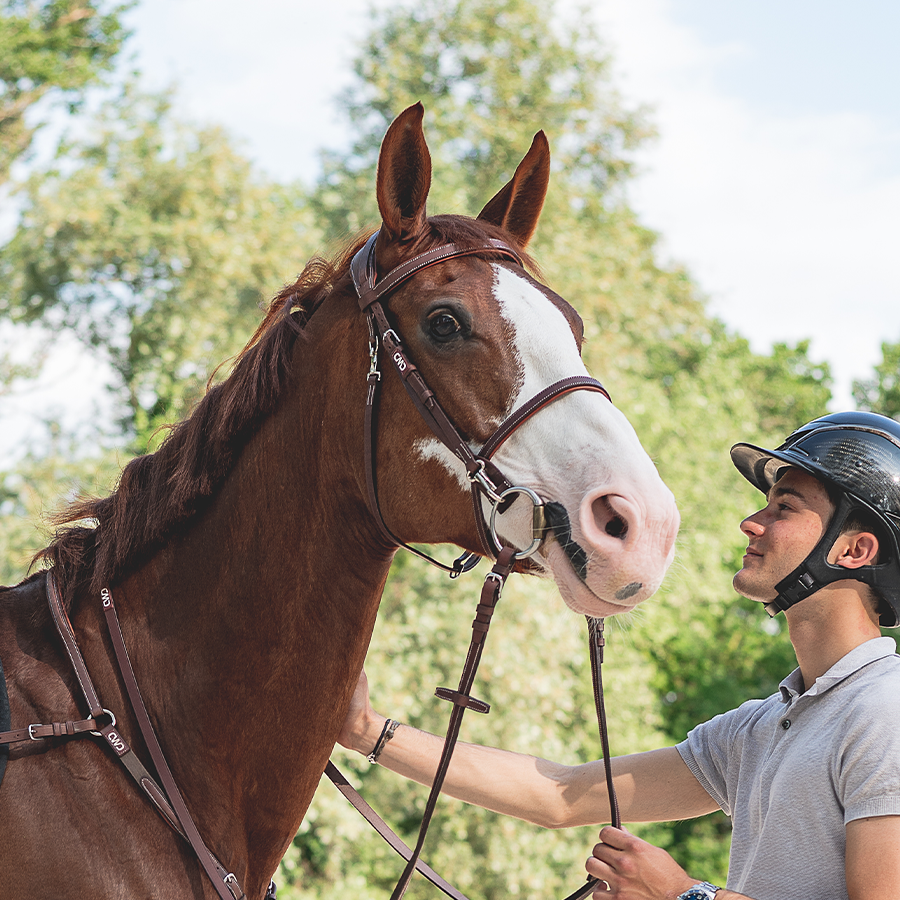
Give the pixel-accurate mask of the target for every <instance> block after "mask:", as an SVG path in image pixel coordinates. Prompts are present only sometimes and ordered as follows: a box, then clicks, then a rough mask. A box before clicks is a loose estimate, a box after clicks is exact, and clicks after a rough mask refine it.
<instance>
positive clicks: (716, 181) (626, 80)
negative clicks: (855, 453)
mask: <svg viewBox="0 0 900 900" xmlns="http://www.w3.org/2000/svg"><path fill="white" fill-rule="evenodd" d="M598 16H599V19H600V21H601V23H603V24H604V25H605V27H606V29H608V33H609V34H610V35H611V43H612V46H613V51H614V53H615V55H616V63H617V68H618V70H619V71H620V73H621V78H620V83H621V85H622V88H623V90H624V92H625V93H626V95H627V96H629V97H630V98H631V99H632V100H639V101H642V102H649V103H651V104H652V105H653V106H654V107H655V116H654V118H655V121H656V123H657V126H658V129H659V132H660V138H659V140H658V141H657V142H656V144H655V145H654V146H652V147H649V148H648V149H646V150H645V151H643V152H642V153H641V155H640V157H639V162H640V165H641V167H642V169H643V174H642V175H641V176H640V177H639V178H638V180H637V181H636V182H635V183H634V184H633V185H632V189H631V193H630V198H631V201H632V203H633V205H634V206H635V207H636V208H637V210H638V211H639V213H640V214H641V217H642V219H643V221H644V222H645V223H646V224H647V225H649V226H650V227H652V228H654V229H656V230H658V231H659V232H660V233H661V235H662V246H663V249H664V252H665V253H666V254H667V255H668V256H670V257H671V258H673V259H675V260H678V261H680V262H683V263H685V264H686V265H687V266H688V268H689V269H690V271H691V272H692V274H693V275H694V276H695V278H696V279H697V281H698V282H699V284H700V287H701V289H702V290H703V291H704V292H705V293H706V294H707V295H708V296H709V297H710V301H711V306H710V308H711V310H712V311H713V312H715V313H716V314H717V315H720V316H721V317H722V318H724V319H725V320H726V321H727V322H728V323H729V324H730V325H731V326H732V327H733V328H735V329H737V330H738V331H739V332H741V333H742V334H743V335H745V336H747V337H749V338H750V339H751V341H752V343H753V344H754V346H755V347H756V348H757V349H760V350H765V349H767V348H768V347H769V346H771V344H772V342H774V341H778V340H789V341H796V340H800V339H803V338H805V337H810V338H812V355H813V356H814V357H816V358H823V357H825V358H827V359H828V360H829V361H830V362H831V364H832V370H833V373H834V374H835V376H836V379H837V385H836V387H837V390H836V395H837V396H836V405H837V406H846V405H849V404H850V402H851V401H850V382H851V380H852V379H853V378H858V377H862V376H865V375H867V374H869V373H870V371H871V367H872V366H873V365H874V364H875V363H876V362H877V361H878V360H879V359H880V344H881V341H883V340H898V339H900V275H898V268H897V266H896V265H895V264H894V262H893V257H894V256H895V255H896V251H895V250H894V249H893V246H892V245H893V244H895V243H896V238H897V236H898V235H897V231H898V228H897V212H896V211H897V209H900V166H898V164H897V159H898V153H897V151H898V149H900V125H898V123H897V121H896V120H894V121H892V120H889V119H887V118H885V117H879V116H878V115H877V114H876V113H875V112H872V111H869V110H852V109H851V110H848V109H846V108H842V109H831V110H822V109H821V107H820V105H818V104H816V105H815V106H813V104H810V108H804V107H802V106H801V107H797V108H794V109H793V110H785V109H784V108H782V106H781V105H779V107H778V108H777V109H774V108H773V107H772V105H771V104H769V103H767V102H766V97H765V96H753V95H752V94H746V93H745V94H741V95H739V94H736V93H734V92H729V91H728V90H726V89H725V88H724V87H723V80H722V78H720V77H719V72H720V69H721V67H722V66H723V65H724V64H726V63H732V62H734V61H735V60H740V59H743V60H744V61H746V60H748V59H750V60H756V59H758V57H759V48H755V49H754V50H753V51H752V52H751V49H750V48H749V47H747V46H746V45H744V44H742V43H741V42H740V41H733V42H725V43H721V44H717V45H711V44H709V43H706V42H704V41H703V40H702V39H701V37H700V35H699V34H698V32H697V31H696V30H695V29H692V28H687V27H685V26H684V25H680V24H678V23H676V22H675V21H673V19H672V6H671V4H669V3H666V2H664V0H606V2H604V3H602V4H601V5H600V7H599V12H598ZM814 49H815V48H812V50H813V51H814ZM797 52H798V53H801V52H810V48H807V49H806V51H801V49H800V48H798V51H797ZM798 65H800V66H801V67H802V65H803V61H802V59H801V60H799V62H798Z"/></svg>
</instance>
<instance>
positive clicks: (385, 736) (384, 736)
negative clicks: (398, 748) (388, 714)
mask: <svg viewBox="0 0 900 900" xmlns="http://www.w3.org/2000/svg"><path fill="white" fill-rule="evenodd" d="M399 724H400V723H399V722H395V721H394V720H393V719H388V720H387V721H386V722H385V723H384V728H382V729H381V735H380V737H379V738H378V743H376V744H375V749H374V750H373V751H372V752H371V753H370V754H369V755H368V756H367V757H366V759H367V760H368V761H369V762H370V763H377V762H378V757H379V756H381V751H382V750H384V748H385V745H386V744H387V742H388V741H389V740H390V739H391V738H392V737H393V736H394V732H395V731H396V730H397V726H398V725H399Z"/></svg>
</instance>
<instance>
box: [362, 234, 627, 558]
mask: <svg viewBox="0 0 900 900" xmlns="http://www.w3.org/2000/svg"><path fill="white" fill-rule="evenodd" d="M378 235H379V232H377V231H376V232H375V233H374V234H373V235H372V236H371V237H370V238H369V239H368V240H367V241H366V243H365V244H364V245H363V246H362V247H361V248H360V249H359V250H358V251H357V253H356V254H355V255H354V257H353V260H352V261H351V263H350V274H351V277H352V279H353V285H354V287H355V288H356V294H357V297H358V298H359V307H360V309H361V310H362V312H364V313H365V314H366V321H367V322H368V325H369V361H370V365H369V372H368V375H367V376H366V383H367V385H368V391H367V394H366V424H365V457H366V487H367V491H368V495H369V508H370V510H371V512H372V515H373V516H374V518H375V521H376V523H377V524H378V528H379V530H380V532H381V535H382V537H383V538H384V540H385V542H386V543H387V544H388V546H390V547H392V548H396V547H405V548H406V549H407V550H410V551H411V552H413V553H415V554H416V555H418V556H421V557H423V558H425V559H427V560H429V562H431V563H433V564H435V565H437V566H438V567H440V568H442V569H444V570H446V571H450V572H451V573H452V574H453V575H459V574H460V573H461V572H463V571H467V569H469V568H471V567H472V566H474V565H475V564H476V563H477V561H478V558H477V556H475V555H474V554H470V553H465V554H463V556H461V557H460V558H459V559H458V560H456V562H455V563H454V565H453V566H452V567H448V566H445V565H444V564H443V563H439V562H437V561H436V560H434V559H432V558H431V557H430V556H427V555H426V554H424V553H422V552H421V551H420V550H417V549H416V548H415V547H411V546H410V545H408V544H406V543H404V542H403V541H401V540H400V538H398V537H397V536H396V535H395V534H394V533H393V532H392V531H391V530H390V528H388V526H387V524H386V523H385V521H384V517H383V515H382V513H381V509H380V507H379V504H378V492H377V487H376V479H375V452H374V445H375V432H376V407H377V397H378V387H379V385H380V383H381V376H382V373H381V371H380V370H379V368H378V357H379V347H380V346H381V347H384V349H385V351H386V353H387V356H388V357H389V358H390V360H391V362H392V363H393V365H394V369H395V370H396V372H397V374H398V375H399V376H400V379H401V381H402V382H403V386H404V387H405V388H406V391H407V393H408V394H409V396H410V398H411V399H412V401H413V404H414V405H415V407H416V409H417V410H418V411H419V414H420V415H421V416H422V418H423V419H424V420H425V422H426V424H427V425H428V426H429V428H431V430H432V431H433V432H434V434H435V435H436V436H437V438H438V440H440V441H441V442H442V443H443V444H444V446H445V447H447V448H448V449H449V450H450V452H451V453H453V455H454V456H456V457H457V458H458V459H459V460H460V461H461V462H462V464H463V465H464V466H465V468H466V475H467V476H468V479H469V481H470V483H471V485H472V501H473V505H474V510H475V526H476V529H477V531H478V538H479V541H480V543H481V546H482V548H483V550H484V551H485V555H486V556H488V557H491V558H496V557H497V555H498V554H499V552H500V550H501V544H500V541H499V539H498V538H497V535H496V528H495V522H496V516H497V513H498V512H503V511H504V510H505V508H506V507H507V506H508V505H509V503H511V502H512V500H513V499H515V496H516V495H524V496H527V497H528V498H529V499H530V500H531V502H532V504H533V507H534V512H533V516H532V522H533V527H532V542H531V545H530V546H529V547H527V548H525V549H523V550H518V551H517V557H526V556H530V555H531V554H532V553H533V552H535V551H536V550H537V548H538V546H539V544H540V542H541V540H542V539H543V537H544V532H545V530H546V524H545V518H544V504H543V502H542V501H541V500H540V499H539V498H538V496H537V494H535V492H534V491H532V490H531V489H530V488H527V487H523V486H520V485H513V484H512V483H511V482H510V481H509V480H508V479H507V478H506V476H505V475H504V474H503V473H502V472H501V471H500V470H499V469H498V468H497V466H496V465H495V464H494V463H493V461H492V459H491V457H493V455H494V454H495V453H496V452H497V451H498V450H499V449H500V447H501V446H503V444H504V442H505V441H506V440H507V439H508V438H510V437H511V436H512V435H513V434H514V433H515V431H516V430H517V429H518V428H519V427H520V426H522V425H523V424H524V423H525V422H527V421H528V420H529V419H530V418H531V417H532V416H533V415H535V413H537V412H539V411H540V410H541V409H543V408H544V407H545V406H546V405H547V404H549V403H552V402H553V401H554V400H556V399H558V398H559V397H561V396H563V395H564V394H569V393H572V392H573V391H580V390H584V391H596V392H598V393H601V394H603V396H604V397H606V399H607V400H609V399H610V397H609V393H608V391H607V390H606V388H604V387H603V385H602V384H600V382H599V381H597V380H596V379H594V378H590V377H588V376H586V375H575V376H571V377H569V378H563V379H561V380H560V381H557V382H555V383H554V384H551V385H550V386H549V387H547V388H545V389H544V390H542V391H540V392H539V393H538V394H537V395H535V396H534V397H532V398H531V399H530V400H528V401H527V402H526V403H524V404H523V405H522V406H520V407H519V408H518V409H517V410H516V411H515V412H513V413H512V414H511V415H510V416H509V417H508V418H507V419H505V420H504V421H503V422H502V423H501V424H500V425H499V427H498V428H497V429H496V430H495V431H494V433H493V434H492V435H491V436H490V437H489V438H488V439H487V440H486V441H485V443H484V444H483V446H482V448H481V450H480V451H479V452H477V453H476V452H475V451H473V450H472V449H471V448H470V447H469V444H468V443H467V442H466V441H465V440H464V438H463V437H462V435H461V434H460V433H459V430H458V429H457V427H456V426H455V425H454V424H453V422H452V421H451V420H450V417H449V416H448V415H447V413H446V412H445V411H444V408H443V407H442V406H441V404H440V402H439V401H438V399H437V397H436V396H435V394H434V392H433V391H432V390H431V389H430V388H429V387H428V385H427V384H426V382H425V379H424V378H423V377H422V374H421V372H420V371H419V369H418V368H416V366H415V364H414V363H413V361H412V360H411V359H410V357H409V353H408V352H407V351H406V348H405V347H404V346H403V342H402V340H401V338H400V336H399V335H398V334H397V332H396V331H395V330H394V328H393V327H391V324H390V322H389V321H388V318H387V315H386V313H385V310H384V307H383V306H382V304H381V300H382V298H385V297H387V296H388V295H389V294H391V293H392V292H393V291H395V290H396V289H397V288H398V287H400V285H401V284H403V283H404V282H405V281H407V280H409V279H410V278H412V277H413V276H414V275H415V274H416V273H417V272H421V271H422V270H423V269H426V268H428V267H429V266H433V265H436V264H437V263H441V262H444V261H445V260H448V259H452V258H454V257H459V256H476V255H479V254H482V255H483V254H486V253H489V254H492V255H494V256H497V255H500V256H503V257H506V258H507V259H509V260H511V261H512V262H514V263H516V264H517V265H522V260H521V258H520V257H519V254H518V253H517V252H516V251H515V250H514V249H513V248H512V247H511V246H510V245H509V244H507V243H505V242H504V241H500V240H497V239H495V238H488V239H486V240H485V242H484V243H483V244H477V245H474V246H468V247H462V246H459V245H458V244H452V243H448V244H442V245H441V246H439V247H435V248H433V249H431V250H426V251H425V252H424V253H420V254H418V255H417V256H414V257H412V258H411V259H408V260H406V262H403V263H401V264H400V265H398V266H396V267H394V268H393V269H391V270H390V271H389V272H388V273H387V274H386V275H384V276H383V277H382V278H380V279H377V265H376V259H375V244H376V241H377V240H378ZM376 279H377V280H376ZM481 496H485V497H487V499H488V500H489V502H490V503H491V504H492V513H491V519H490V523H488V522H486V521H485V518H484V514H483V511H482V507H481V502H480V499H481Z"/></svg>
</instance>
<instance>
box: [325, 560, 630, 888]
mask: <svg viewBox="0 0 900 900" xmlns="http://www.w3.org/2000/svg"><path fill="white" fill-rule="evenodd" d="M501 552H503V551H501ZM506 553H511V551H506ZM514 561H515V560H514V554H513V558H509V557H507V561H506V562H505V563H504V564H502V565H501V564H500V561H499V560H498V564H497V566H495V567H494V570H492V572H491V573H489V574H488V577H487V578H486V579H485V586H484V588H483V589H482V596H481V602H480V603H479V604H478V610H477V615H476V617H475V621H474V622H473V623H472V641H471V644H470V646H469V653H468V656H467V659H466V665H465V668H464V671H463V674H462V676H461V678H460V685H459V689H458V690H451V689H450V688H437V690H435V694H436V695H437V696H438V697H441V698H442V699H444V700H450V701H451V702H452V703H453V704H454V708H453V713H452V714H451V719H450V724H449V726H448V729H447V736H446V738H445V742H444V749H443V753H442V755H441V761H440V764H439V766H438V770H437V773H436V775H435V780H434V782H433V784H432V788H431V793H430V795H429V797H428V804H427V807H426V811H425V814H424V816H423V820H422V824H421V826H420V831H419V840H418V843H417V844H416V848H415V850H410V848H409V847H408V846H407V845H406V844H405V843H404V842H403V841H402V840H401V839H400V838H399V837H398V836H397V835H396V834H395V833H394V831H392V830H391V828H390V826H389V825H388V824H387V823H386V822H385V821H384V819H382V818H381V817H380V816H379V815H378V814H377V813H376V812H375V811H374V810H373V809H372V807H371V806H369V804H368V803H367V802H366V801H365V800H364V799H363V797H362V795H361V794H360V793H359V792H358V791H357V790H356V789H355V788H354V787H353V786H352V785H351V784H350V782H349V781H347V779H346V778H345V777H344V775H343V774H342V773H341V771H340V769H338V767H337V766H336V765H335V764H334V763H333V762H331V761H329V763H328V766H327V767H326V769H325V774H326V775H327V776H328V778H329V779H330V780H331V782H332V784H334V786H335V787H336V788H337V789H338V790H339V791H340V792H341V794H343V796H344V798H345V799H346V800H347V801H348V802H349V803H350V804H351V805H352V806H353V807H354V808H355V809H356V811H357V812H358V813H359V814H360V815H361V816H362V817H363V818H364V819H365V820H366V821H367V822H368V823H369V824H370V825H371V826H372V828H374V829H375V831H377V832H378V834H379V835H380V836H381V837H382V838H383V839H384V840H385V841H386V842H387V843H388V844H389V845H390V846H391V847H392V848H393V849H394V851H395V852H396V853H397V854H398V855H399V856H401V857H403V859H405V860H406V861H407V865H406V868H405V869H404V871H403V874H402V875H401V877H400V881H399V882H398V884H397V886H396V887H395V889H394V893H393V895H392V896H393V898H399V897H402V895H403V893H404V892H405V891H406V888H407V887H408V885H409V881H410V879H411V877H412V874H413V871H417V872H419V873H420V874H422V875H424V876H425V878H427V879H428V880H429V881H430V882H431V883H432V884H433V885H435V887H437V888H439V889H440V890H441V891H443V893H444V894H446V895H447V896H448V897H451V898H452V900H468V898H467V897H466V896H465V895H464V894H462V893H461V892H460V891H459V890H457V889H456V888H455V887H454V886H453V885H452V884H449V883H448V882H446V881H445V880H444V879H443V878H441V876H440V875H438V874H437V873H436V872H435V871H434V870H433V869H432V868H431V867H430V866H428V865H426V864H425V863H424V862H422V860H421V859H420V858H419V856H420V854H421V851H422V848H423V846H424V842H425V835H426V832H427V831H428V824H429V822H430V820H431V817H432V814H433V812H434V808H435V806H436V804H437V799H438V795H439V794H440V790H441V787H442V786H443V782H444V778H445V776H446V773H447V769H448V768H449V765H450V759H451V757H452V755H453V750H454V748H455V745H456V742H457V739H458V737H459V729H460V725H461V724H462V716H463V713H464V712H465V710H466V709H474V710H475V711H476V712H482V713H487V712H489V711H490V707H489V706H488V704H487V703H484V702H483V701H481V700H478V699H476V698H475V697H473V696H471V693H470V691H471V689H472V684H473V683H474V679H475V673H476V671H477V668H478V662H479V661H480V658H481V651H482V649H483V646H484V641H485V639H486V638H487V632H488V629H489V628H490V622H491V616H492V615H493V610H494V607H495V606H496V604H497V601H498V600H499V599H500V593H501V590H502V587H503V584H504V583H505V581H506V578H507V577H508V575H509V573H510V571H511V567H512V564H513V563H514ZM504 573H505V574H504ZM585 618H586V620H587V626H588V644H589V649H590V659H591V676H592V685H593V689H594V704H595V706H596V712H597V725H598V728H599V731H600V743H601V747H602V751H603V767H604V771H605V775H606V789H607V795H608V797H609V808H610V823H611V824H612V825H613V827H615V828H620V827H621V825H622V820H621V817H620V815H619V804H618V800H617V799H616V789H615V785H614V782H613V775H612V757H611V754H610V749H609V729H608V727H607V722H606V704H605V698H604V693H603V671H602V669H603V650H604V647H605V645H606V639H605V637H604V620H603V619H599V618H593V617H591V616H586V617H585ZM598 882H599V879H597V878H594V877H593V876H588V878H587V880H586V882H585V883H584V884H583V885H581V886H579V887H578V888H576V889H575V890H574V891H573V892H572V893H571V894H569V895H568V896H567V897H566V898H565V900H584V898H585V897H587V896H588V894H590V893H592V892H593V891H594V888H595V887H596V886H597V884H598Z"/></svg>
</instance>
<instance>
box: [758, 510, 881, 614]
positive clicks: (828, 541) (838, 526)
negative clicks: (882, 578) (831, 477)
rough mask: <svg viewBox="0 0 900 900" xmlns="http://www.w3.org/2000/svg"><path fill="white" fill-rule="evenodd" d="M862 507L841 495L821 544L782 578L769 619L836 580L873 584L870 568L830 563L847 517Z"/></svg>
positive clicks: (769, 610) (770, 606)
mask: <svg viewBox="0 0 900 900" xmlns="http://www.w3.org/2000/svg"><path fill="white" fill-rule="evenodd" d="M858 507H859V504H858V503H855V502H854V501H853V500H852V499H851V498H850V497H849V496H847V495H846V494H842V495H841V499H840V501H839V502H838V505H837V508H836V509H835V511H834V515H833V516H832V517H831V521H830V522H829V523H828V527H827V528H826V529H825V534H823V535H822V537H821V538H820V539H819V542H818V543H817V544H816V546H815V547H813V549H812V552H811V553H810V554H809V556H807V557H806V559H805V560H803V562H802V563H800V565H799V566H797V568H796V569H794V571H793V572H791V574H790V575H788V576H786V577H785V578H782V580H781V581H779V582H778V584H776V585H775V590H776V591H778V596H777V597H776V598H775V599H774V600H770V601H769V602H768V603H766V604H765V609H766V612H767V613H768V614H769V615H770V616H773V617H774V616H777V615H778V613H780V612H784V610H786V609H790V607H792V606H794V605H795V604H797V603H799V602H800V601H801V600H805V599H806V598H807V597H810V596H812V595H813V594H814V593H815V592H816V591H818V590H821V589H822V588H823V587H826V586H827V585H829V584H833V583H834V582H835V581H843V580H844V579H846V578H852V579H854V580H856V581H865V582H868V583H871V579H870V578H869V577H867V572H868V570H869V569H870V568H871V567H869V566H866V567H865V568H862V569H846V568H844V567H843V566H836V565H834V564H833V563H830V562H828V559H827V556H828V552H829V551H830V550H831V548H832V547H833V546H834V542H835V541H836V540H837V539H838V536H839V535H840V533H841V530H842V529H843V527H844V523H845V522H846V521H847V517H848V516H849V515H850V513H851V512H853V510H854V509H856V508H858Z"/></svg>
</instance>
